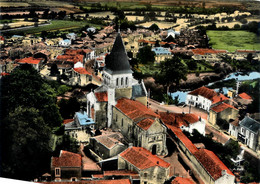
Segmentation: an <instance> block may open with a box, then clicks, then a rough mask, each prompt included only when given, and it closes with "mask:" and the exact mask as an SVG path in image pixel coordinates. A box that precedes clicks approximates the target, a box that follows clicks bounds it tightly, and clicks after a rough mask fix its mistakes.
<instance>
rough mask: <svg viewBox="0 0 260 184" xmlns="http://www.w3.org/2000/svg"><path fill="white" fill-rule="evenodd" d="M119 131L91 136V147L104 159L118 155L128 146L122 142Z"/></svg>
mask: <svg viewBox="0 0 260 184" xmlns="http://www.w3.org/2000/svg"><path fill="white" fill-rule="evenodd" d="M120 139H121V137H120V136H119V135H118V133H111V134H104V135H99V136H95V137H91V138H90V147H91V149H92V150H93V151H94V152H95V153H96V154H97V155H98V156H99V157H101V158H102V159H107V158H111V157H114V156H117V155H118V154H119V153H121V152H122V151H124V150H125V149H126V148H127V147H126V146H125V145H124V144H123V143H122V142H120Z"/></svg>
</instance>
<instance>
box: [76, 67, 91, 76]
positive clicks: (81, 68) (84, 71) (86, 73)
mask: <svg viewBox="0 0 260 184" xmlns="http://www.w3.org/2000/svg"><path fill="white" fill-rule="evenodd" d="M73 70H74V71H75V72H77V73H79V74H84V75H91V73H89V72H88V71H87V70H86V69H85V68H83V67H79V68H73Z"/></svg>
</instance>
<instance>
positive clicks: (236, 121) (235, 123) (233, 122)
mask: <svg viewBox="0 0 260 184" xmlns="http://www.w3.org/2000/svg"><path fill="white" fill-rule="evenodd" d="M230 123H231V124H232V125H234V126H239V119H238V118H237V119H235V120H234V121H232V122H230Z"/></svg>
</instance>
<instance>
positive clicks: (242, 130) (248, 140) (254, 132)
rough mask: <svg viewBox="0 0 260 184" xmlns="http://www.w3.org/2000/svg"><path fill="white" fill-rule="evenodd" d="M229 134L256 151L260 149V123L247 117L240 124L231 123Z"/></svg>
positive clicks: (236, 122)
mask: <svg viewBox="0 0 260 184" xmlns="http://www.w3.org/2000/svg"><path fill="white" fill-rule="evenodd" d="M228 132H229V133H230V134H231V135H232V136H234V137H236V138H237V139H238V140H239V141H240V142H242V143H243V144H245V145H247V146H248V147H249V148H251V149H253V150H255V151H258V150H259V149H260V146H259V137H260V123H259V122H258V121H256V120H254V119H252V118H250V117H249V116H246V117H245V118H244V119H242V120H241V121H240V122H238V121H234V122H232V123H230V124H229V130H228Z"/></svg>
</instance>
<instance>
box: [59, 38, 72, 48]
mask: <svg viewBox="0 0 260 184" xmlns="http://www.w3.org/2000/svg"><path fill="white" fill-rule="evenodd" d="M70 45H71V40H69V39H65V40H60V41H59V46H61V47H69V46H70Z"/></svg>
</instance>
